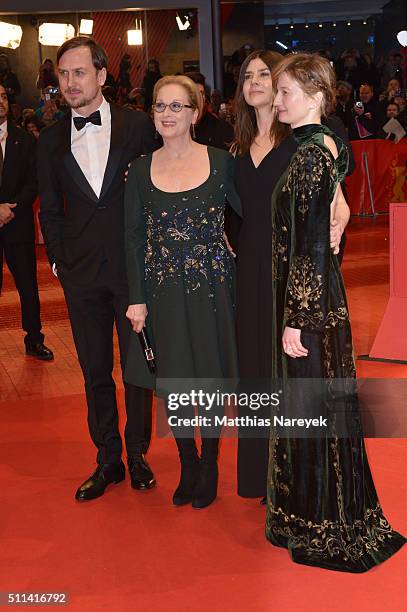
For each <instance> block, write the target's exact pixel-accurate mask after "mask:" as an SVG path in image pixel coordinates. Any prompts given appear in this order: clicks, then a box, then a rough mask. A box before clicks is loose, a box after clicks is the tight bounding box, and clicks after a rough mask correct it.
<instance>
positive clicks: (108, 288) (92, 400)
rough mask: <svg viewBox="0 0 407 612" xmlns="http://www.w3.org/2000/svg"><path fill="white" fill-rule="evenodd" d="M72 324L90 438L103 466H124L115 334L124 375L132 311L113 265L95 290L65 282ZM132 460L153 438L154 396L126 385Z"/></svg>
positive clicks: (103, 270)
mask: <svg viewBox="0 0 407 612" xmlns="http://www.w3.org/2000/svg"><path fill="white" fill-rule="evenodd" d="M61 283H62V286H63V289H64V292H65V298H66V302H67V305H68V311H69V317H70V320H71V326H72V333H73V337H74V341H75V346H76V351H77V354H78V358H79V363H80V365H81V368H82V373H83V376H84V380H85V391H86V399H87V404H88V426H89V432H90V435H91V438H92V441H93V442H94V444H95V446H96V447H97V449H98V453H97V462H98V463H99V464H101V463H113V462H116V461H119V460H120V458H121V453H122V440H121V437H120V433H119V428H118V412H117V402H116V386H115V383H114V380H113V377H112V370H113V328H114V325H116V330H117V335H118V339H119V349H120V363H121V367H122V371H124V366H125V361H126V357H127V352H128V348H129V342H130V335H131V334H132V333H134V332H133V331H132V329H131V326H130V322H129V321H128V319H127V318H126V310H127V307H128V305H129V298H128V288H127V283H126V282H125V281H120V280H118V279H114V278H111V277H110V275H109V267H108V263H107V262H105V263H104V264H102V267H101V269H100V272H99V275H98V278H97V279H96V280H95V281H93V282H92V283H91V284H90V285H81V286H79V285H74V284H73V283H71V282H69V280H67V279H64V278H63V277H62V278H61ZM124 388H125V403H126V413H127V422H126V427H125V442H126V450H127V454H128V455H134V454H139V453H145V452H146V451H147V449H148V445H149V441H150V437H151V406H152V393H151V391H147V390H144V389H141V388H139V387H135V386H133V385H129V384H127V383H124Z"/></svg>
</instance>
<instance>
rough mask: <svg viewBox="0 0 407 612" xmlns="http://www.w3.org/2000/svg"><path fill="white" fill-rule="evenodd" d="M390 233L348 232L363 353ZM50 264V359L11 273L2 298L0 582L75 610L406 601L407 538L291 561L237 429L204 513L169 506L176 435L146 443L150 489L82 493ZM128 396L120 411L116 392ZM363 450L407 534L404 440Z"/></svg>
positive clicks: (350, 280)
mask: <svg viewBox="0 0 407 612" xmlns="http://www.w3.org/2000/svg"><path fill="white" fill-rule="evenodd" d="M386 235H387V225H386V220H385V219H379V220H378V221H376V222H373V221H371V220H369V221H362V222H361V221H357V222H355V223H353V226H352V228H351V230H350V233H349V242H348V248H347V254H346V261H345V264H344V274H345V280H346V283H347V286H348V288H349V299H350V308H351V314H352V320H353V323H354V334H355V344H356V351H355V352H356V354H360V353H367V352H368V350H369V348H370V345H371V342H372V341H373V338H374V334H375V331H376V330H377V327H378V325H379V322H380V317H381V315H382V312H383V310H384V308H385V304H386V295H387V294H386V291H387V241H386ZM40 252H41V259H42V260H43V259H44V256H43V253H42V251H40ZM44 275H45V279H44V280H45V282H43V279H42V277H41V300H42V304H43V306H44V307H43V320H44V323H45V332H46V340H47V343H48V344H49V345H50V346H51V347H52V348H53V349H54V350H55V354H56V360H55V362H54V363H50V364H43V363H38V362H36V361H34V360H30V359H29V358H24V356H23V349H22V333H21V331H20V330H19V329H18V327H17V326H15V325H10V324H9V323H10V319H9V318H8V317H11V319H13V317H14V320H18V316H19V315H18V308H17V307H16V304H17V300H16V295H15V292H14V291H13V290H12V285H11V284H10V279H9V278H7V274H6V279H5V284H4V291H3V295H2V297H1V298H0V316H1V325H2V327H1V331H0V399H1V403H0V407H1V410H2V437H1V442H0V444H1V450H0V452H1V458H2V462H1V468H0V479H1V482H0V491H1V500H0V514H1V519H0V530H1V555H0V559H1V561H0V563H1V567H0V591H3V592H4V591H20V592H21V591H23V592H28V591H30V592H33V591H34V592H35V591H46V592H62V591H66V592H68V594H69V606H68V609H69V610H75V611H80V612H88V611H89V612H91V611H99V610H103V609H104V610H107V611H109V612H110V611H112V612H127V611H129V612H130V611H134V610H144V609H146V610H148V611H150V610H151V611H158V612H161V611H162V612H167V611H168V612H172V611H174V612H183V611H185V612H186V611H197V612H201V611H202V612H204V611H205V612H210V611H212V610H213V611H221V610H222V611H224V610H242V611H243V610H244V611H246V610H247V611H251V610H253V611H267V612H268V611H272V612H286V611H300V612H303V611H304V612H326V611H329V612H339V611H340V612H342V611H343V610H344V609H346V610H349V611H350V612H356V611H358V612H359V611H363V612H364V611H368V610H369V612H382V611H383V610H386V612H393V611H399V610H400V611H401V610H405V601H406V598H407V584H406V582H407V581H406V576H407V571H406V570H407V547H404V549H402V550H401V551H400V552H399V553H398V554H397V555H395V556H394V557H393V558H392V559H390V560H389V561H387V562H386V563H384V564H383V565H381V566H379V567H377V568H375V569H373V570H371V571H370V572H368V573H367V574H362V575H347V574H342V573H336V572H328V571H324V570H319V569H314V568H309V567H305V566H299V565H295V564H293V563H292V562H291V561H290V559H289V555H288V553H287V551H285V550H283V549H279V548H275V547H273V546H271V545H270V544H269V543H268V542H267V541H266V540H265V538H264V508H263V507H261V506H260V505H259V504H258V502H257V501H256V500H243V499H240V498H238V497H237V496H236V494H235V490H236V479H235V469H236V468H235V462H236V442H235V440H230V439H228V440H224V441H223V443H222V448H221V458H220V487H219V498H218V500H217V501H216V502H215V503H214V504H213V505H212V506H211V507H209V508H207V509H205V510H201V511H197V510H192V509H191V507H183V508H175V507H173V506H172V505H171V495H172V492H173V490H174V487H175V486H176V483H177V479H178V460H177V457H176V452H175V446H174V443H173V441H172V440H163V439H155V440H154V441H153V443H152V447H151V450H150V453H149V460H150V462H151V464H152V466H153V468H154V470H155V472H156V475H157V479H158V486H157V488H156V489H155V490H152V491H149V492H144V493H143V492H136V491H133V490H132V489H131V487H130V482H129V479H128V478H127V479H126V481H125V482H124V483H121V484H119V485H116V486H111V487H110V488H109V489H108V490H107V492H106V494H105V495H104V496H103V497H102V498H100V499H99V500H95V501H93V502H89V503H88V504H84V505H80V504H77V503H75V501H74V499H73V495H74V492H75V489H76V487H77V486H78V485H79V484H80V482H81V481H82V479H84V478H85V477H86V476H88V475H89V473H90V470H91V469H92V466H93V462H94V455H95V453H94V449H93V447H92V445H91V443H90V441H89V438H88V433H87V427H86V416H85V415H86V408H85V400H84V396H83V393H82V387H81V385H82V383H81V375H80V372H79V369H78V366H77V363H76V360H75V357H74V351H73V346H72V340H71V337H70V332H69V326H68V324H67V321H66V319H63V318H62V316H61V315H58V317H55V318H53V316H52V315H53V312H55V311H53V306H52V304H53V303H54V304H55V305H56V311H57V312H61V311H60V310H59V308H60V305H59V304H60V302H59V300H61V299H62V296H61V291H60V289H59V288H58V286H57V285H55V283H54V281H53V279H51V281H49V280H46V277H47V268H46V266H45V263H44ZM54 300H55V301H54ZM5 307H7V308H6V309H5ZM9 307H10V308H9ZM8 309H9V310H8ZM7 312H12V313H13V314H12V315H10V314H7ZM5 313H6V314H5ZM12 328H13V329H12ZM358 370H359V374H363V375H364V376H381V377H406V376H407V366H403V365H392V364H380V363H368V362H359V363H358ZM120 403H121V406H120V410H121V414H123V406H122V396H121V393H120ZM122 422H123V419H122ZM367 447H368V453H369V460H370V464H371V467H372V471H373V474H374V477H375V482H376V486H377V489H378V492H379V497H380V501H381V503H382V506H383V508H384V511H385V514H386V516H387V518H388V519H389V520H390V522H391V523H392V525H393V526H394V528H396V529H397V530H399V531H400V532H402V533H403V534H404V535H406V534H407V486H406V476H405V473H406V471H405V464H406V461H407V443H406V440H397V439H382V440H367ZM38 608H40V609H42V608H44V609H49V607H47V608H45V606H38Z"/></svg>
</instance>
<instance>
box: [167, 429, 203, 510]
mask: <svg viewBox="0 0 407 612" xmlns="http://www.w3.org/2000/svg"><path fill="white" fill-rule="evenodd" d="M176 443H177V446H178V450H179V457H180V461H181V477H180V481H179V483H178V487H177V488H176V489H175V491H174V495H173V496H172V503H173V504H174V506H184V505H185V504H190V503H191V501H192V497H193V494H194V490H195V487H196V483H197V480H198V475H199V464H200V461H199V457H198V451H197V448H196V446H195V440H191V439H190V438H185V439H181V438H180V439H177V440H176Z"/></svg>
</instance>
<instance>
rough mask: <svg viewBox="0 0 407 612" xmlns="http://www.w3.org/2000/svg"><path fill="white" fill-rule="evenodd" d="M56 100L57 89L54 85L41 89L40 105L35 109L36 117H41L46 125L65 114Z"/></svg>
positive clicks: (57, 99)
mask: <svg viewBox="0 0 407 612" xmlns="http://www.w3.org/2000/svg"><path fill="white" fill-rule="evenodd" d="M58 102H59V89H58V88H56V87H46V88H45V89H44V90H43V94H42V96H41V102H40V105H39V106H38V108H37V109H36V111H35V114H36V115H37V117H38V118H39V119H41V121H42V123H43V124H44V125H45V126H46V127H47V126H49V125H52V124H53V123H55V122H56V121H58V119H61V118H62V117H63V116H64V114H65V113H64V112H63V110H61V109H60V108H59V106H58Z"/></svg>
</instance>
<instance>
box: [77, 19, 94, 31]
mask: <svg viewBox="0 0 407 612" xmlns="http://www.w3.org/2000/svg"><path fill="white" fill-rule="evenodd" d="M92 32H93V19H81V25H80V26H79V34H88V35H90V34H92Z"/></svg>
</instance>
